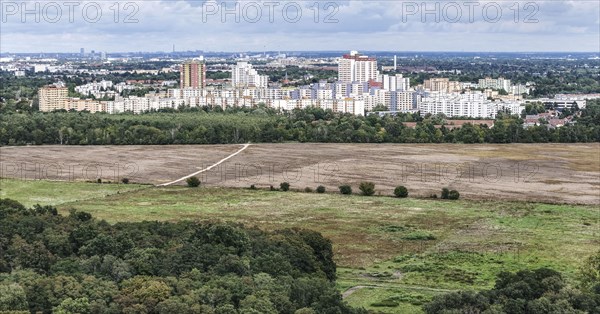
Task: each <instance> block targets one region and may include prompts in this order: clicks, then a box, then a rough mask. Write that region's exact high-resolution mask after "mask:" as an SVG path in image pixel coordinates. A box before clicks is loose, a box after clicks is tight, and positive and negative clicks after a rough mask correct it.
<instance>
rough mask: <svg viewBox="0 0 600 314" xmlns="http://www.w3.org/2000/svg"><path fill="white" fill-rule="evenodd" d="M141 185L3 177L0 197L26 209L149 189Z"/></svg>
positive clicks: (0, 183) (0, 180)
mask: <svg viewBox="0 0 600 314" xmlns="http://www.w3.org/2000/svg"><path fill="white" fill-rule="evenodd" d="M147 187H148V186H147V185H139V184H97V183H85V182H55V181H43V180H16V179H5V178H0V198H6V197H8V198H13V199H16V200H19V201H20V202H21V203H22V204H24V205H25V206H33V205H35V204H41V205H59V204H64V203H70V202H78V201H83V200H89V199H95V198H104V197H106V196H109V195H112V194H118V193H125V192H129V191H135V190H139V189H142V188H147Z"/></svg>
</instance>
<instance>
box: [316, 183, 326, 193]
mask: <svg viewBox="0 0 600 314" xmlns="http://www.w3.org/2000/svg"><path fill="white" fill-rule="evenodd" d="M317 193H325V187H324V186H322V185H319V186H317Z"/></svg>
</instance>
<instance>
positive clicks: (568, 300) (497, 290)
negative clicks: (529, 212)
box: [424, 252, 600, 314]
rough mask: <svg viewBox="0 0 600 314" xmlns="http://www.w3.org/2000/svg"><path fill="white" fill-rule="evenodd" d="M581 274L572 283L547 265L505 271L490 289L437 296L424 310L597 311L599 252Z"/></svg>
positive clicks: (447, 313)
mask: <svg viewBox="0 0 600 314" xmlns="http://www.w3.org/2000/svg"><path fill="white" fill-rule="evenodd" d="M580 275H581V279H582V280H581V282H579V283H577V284H576V285H572V284H569V283H568V282H567V281H566V280H565V279H564V278H563V276H562V275H561V274H560V273H559V272H556V271H554V270H551V269H547V268H540V269H536V270H522V271H519V272H517V273H508V272H505V273H501V274H500V275H499V276H498V279H497V280H496V284H495V286H494V288H492V289H490V290H484V291H480V292H473V291H459V292H454V293H449V294H445V295H440V296H436V297H434V299H433V301H432V302H430V303H428V304H426V305H425V306H424V309H425V312H426V313H427V314H454V313H456V314H459V313H482V314H509V313H510V314H548V313H556V314H559V313H561V314H563V313H569V314H583V313H590V314H592V313H600V252H598V253H596V254H595V255H593V256H591V257H590V258H589V259H588V260H587V261H586V262H585V264H584V266H583V268H582V271H581V274H580Z"/></svg>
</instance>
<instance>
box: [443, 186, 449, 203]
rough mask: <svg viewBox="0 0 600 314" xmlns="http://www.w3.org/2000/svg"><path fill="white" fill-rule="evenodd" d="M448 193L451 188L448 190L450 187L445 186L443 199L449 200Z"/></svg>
mask: <svg viewBox="0 0 600 314" xmlns="http://www.w3.org/2000/svg"><path fill="white" fill-rule="evenodd" d="M448 194H450V190H448V188H443V189H442V199H444V200H447V199H448Z"/></svg>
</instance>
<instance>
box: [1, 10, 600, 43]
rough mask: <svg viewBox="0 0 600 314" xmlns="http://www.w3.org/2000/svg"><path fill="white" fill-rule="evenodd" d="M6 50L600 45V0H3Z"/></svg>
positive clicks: (2, 41)
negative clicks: (225, 0)
mask: <svg viewBox="0 0 600 314" xmlns="http://www.w3.org/2000/svg"><path fill="white" fill-rule="evenodd" d="M0 4H1V5H0V18H1V20H0V23H1V24H0V51H1V52H78V51H79V49H80V48H85V49H86V51H90V50H96V51H105V52H109V53H110V52H133V51H167V52H168V51H171V50H172V49H173V45H175V50H177V51H188V50H192V51H194V50H203V51H228V52H244V51H334V50H335V51H340V50H369V51H378V50H379V51H485V52H522V51H573V52H600V1H598V0H589V1H588V0H576V1H558V0H549V1H517V0H514V1H513V0H502V1H487V0H486V1H473V0H466V1H449V0H444V1H429V0H426V1H423V0H419V1H400V0H398V1H395V0H387V1H378V0H360V1H359V0H346V1H328V0H307V1H294V0H265V1H254V0H244V1H234V0H230V1H227V2H224V1H215V0H145V1H119V0H95V1H73V0H52V1H50V0H40V1H31V0H27V1H12V0H0Z"/></svg>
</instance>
